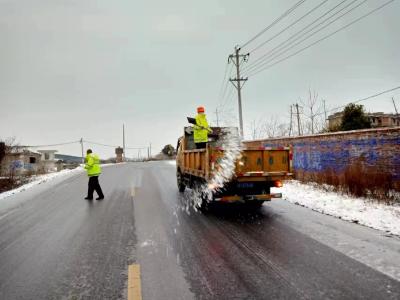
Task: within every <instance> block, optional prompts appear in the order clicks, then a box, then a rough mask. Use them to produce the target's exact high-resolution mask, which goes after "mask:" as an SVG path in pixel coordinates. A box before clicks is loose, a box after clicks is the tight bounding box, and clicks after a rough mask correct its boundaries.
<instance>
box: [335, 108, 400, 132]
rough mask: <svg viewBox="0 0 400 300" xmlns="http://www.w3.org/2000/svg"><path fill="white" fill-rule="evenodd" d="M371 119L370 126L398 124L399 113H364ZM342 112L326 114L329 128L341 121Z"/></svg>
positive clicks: (399, 121)
mask: <svg viewBox="0 0 400 300" xmlns="http://www.w3.org/2000/svg"><path fill="white" fill-rule="evenodd" d="M365 115H366V116H367V117H368V118H369V120H370V121H371V127H372V128H379V127H396V126H400V115H396V114H385V113H383V112H376V113H365ZM342 118H343V112H342V111H341V112H337V113H334V114H332V115H330V116H328V125H329V128H338V127H340V125H341V123H342Z"/></svg>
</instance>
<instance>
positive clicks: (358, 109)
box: [340, 103, 371, 131]
mask: <svg viewBox="0 0 400 300" xmlns="http://www.w3.org/2000/svg"><path fill="white" fill-rule="evenodd" d="M365 128H371V121H370V120H369V118H368V117H367V116H366V115H365V111H364V106H363V105H361V104H354V103H350V104H348V105H347V106H346V107H345V108H344V111H343V117H342V122H341V125H340V129H341V130H343V131H346V130H356V129H365Z"/></svg>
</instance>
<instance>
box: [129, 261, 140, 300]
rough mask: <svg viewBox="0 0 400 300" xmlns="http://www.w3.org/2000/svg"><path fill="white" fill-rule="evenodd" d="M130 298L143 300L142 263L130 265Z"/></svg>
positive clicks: (131, 299) (130, 299)
mask: <svg viewBox="0 0 400 300" xmlns="http://www.w3.org/2000/svg"><path fill="white" fill-rule="evenodd" d="M128 300H142V282H141V279H140V265H129V267H128Z"/></svg>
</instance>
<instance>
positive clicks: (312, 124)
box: [300, 88, 326, 134]
mask: <svg viewBox="0 0 400 300" xmlns="http://www.w3.org/2000/svg"><path fill="white" fill-rule="evenodd" d="M300 102H301V104H302V107H304V110H305V111H304V113H303V114H304V116H305V117H306V121H305V122H304V128H303V129H304V133H305V134H314V133H316V132H320V131H322V130H323V129H324V128H325V123H326V120H325V119H324V116H323V102H322V100H321V99H320V97H319V95H318V93H317V92H316V91H315V90H312V89H311V88H310V89H309V90H308V95H307V98H306V100H305V101H303V100H301V99H300Z"/></svg>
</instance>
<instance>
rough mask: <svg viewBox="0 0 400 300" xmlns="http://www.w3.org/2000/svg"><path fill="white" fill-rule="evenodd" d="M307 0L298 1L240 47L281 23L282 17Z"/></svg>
mask: <svg viewBox="0 0 400 300" xmlns="http://www.w3.org/2000/svg"><path fill="white" fill-rule="evenodd" d="M305 1H306V0H301V1H299V2H297V3H296V4H295V5H293V6H292V7H291V8H289V9H288V10H287V11H286V12H284V13H283V14H282V15H281V16H280V17H278V18H277V19H275V21H273V22H272V23H271V24H270V25H268V26H267V27H265V28H264V29H263V30H261V31H260V32H259V33H257V34H256V35H255V36H254V37H252V38H251V39H250V40H248V41H247V42H246V43H244V44H243V45H242V46H241V47H239V48H244V47H246V46H247V45H248V44H250V43H251V42H252V41H254V40H255V39H257V38H258V37H259V36H261V35H262V34H263V33H265V32H266V31H267V30H269V29H271V28H272V27H273V26H274V25H275V24H277V23H279V22H280V21H281V20H282V19H284V18H285V17H286V16H288V15H289V14H290V13H292V12H293V11H294V10H296V9H297V8H298V7H299V6H300V5H302V4H303V3H304V2H305Z"/></svg>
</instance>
